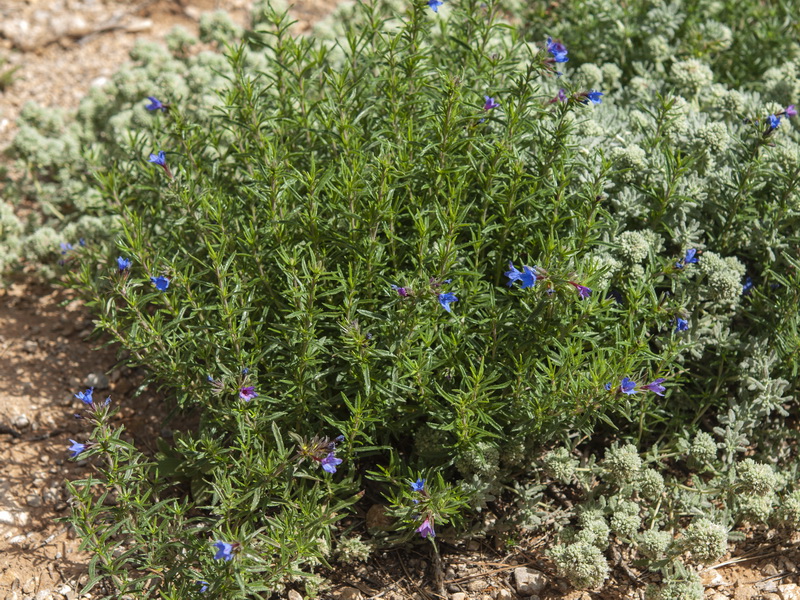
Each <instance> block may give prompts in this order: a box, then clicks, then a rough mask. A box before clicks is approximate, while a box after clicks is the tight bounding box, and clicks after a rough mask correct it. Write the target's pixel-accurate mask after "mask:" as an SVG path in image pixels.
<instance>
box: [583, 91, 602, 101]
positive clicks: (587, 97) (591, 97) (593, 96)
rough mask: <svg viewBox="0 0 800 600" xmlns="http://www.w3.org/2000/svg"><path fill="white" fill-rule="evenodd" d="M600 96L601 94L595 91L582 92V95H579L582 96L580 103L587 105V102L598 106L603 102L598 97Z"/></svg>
mask: <svg viewBox="0 0 800 600" xmlns="http://www.w3.org/2000/svg"><path fill="white" fill-rule="evenodd" d="M602 95H603V92H598V91H597V90H592V91H591V92H583V94H581V96H582V99H581V103H582V104H589V102H591V103H592V104H600V103H601V102H603V100H602V98H600V96H602Z"/></svg>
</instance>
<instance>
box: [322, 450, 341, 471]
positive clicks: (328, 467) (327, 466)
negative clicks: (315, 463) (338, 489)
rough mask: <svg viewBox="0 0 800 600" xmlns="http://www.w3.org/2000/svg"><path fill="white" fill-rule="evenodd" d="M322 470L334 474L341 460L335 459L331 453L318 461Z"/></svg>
mask: <svg viewBox="0 0 800 600" xmlns="http://www.w3.org/2000/svg"><path fill="white" fill-rule="evenodd" d="M320 464H321V465H322V469H323V470H324V471H327V472H328V473H336V467H338V466H339V465H340V464H342V459H341V458H336V456H335V455H334V453H333V452H330V453H328V456H326V457H325V458H323V459H322V460H321V461H320Z"/></svg>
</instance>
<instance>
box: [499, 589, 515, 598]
mask: <svg viewBox="0 0 800 600" xmlns="http://www.w3.org/2000/svg"><path fill="white" fill-rule="evenodd" d="M513 597H514V594H512V593H511V590H507V589H506V588H500V589H499V590H497V594H496V595H495V600H511V599H512V598H513Z"/></svg>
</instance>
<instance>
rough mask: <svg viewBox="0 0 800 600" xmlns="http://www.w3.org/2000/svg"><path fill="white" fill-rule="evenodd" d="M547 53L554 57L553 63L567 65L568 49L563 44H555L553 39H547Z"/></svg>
mask: <svg viewBox="0 0 800 600" xmlns="http://www.w3.org/2000/svg"><path fill="white" fill-rule="evenodd" d="M547 51H548V52H549V53H550V54H552V55H553V59H552V60H553V62H557V63H565V62H567V61H568V60H569V59H568V58H567V48H566V46H564V44H562V43H561V42H554V41H553V38H551V37H548V38H547Z"/></svg>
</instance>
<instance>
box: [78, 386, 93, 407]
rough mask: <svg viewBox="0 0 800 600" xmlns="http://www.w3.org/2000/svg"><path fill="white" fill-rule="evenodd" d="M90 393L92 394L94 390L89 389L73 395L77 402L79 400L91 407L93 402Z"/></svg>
mask: <svg viewBox="0 0 800 600" xmlns="http://www.w3.org/2000/svg"><path fill="white" fill-rule="evenodd" d="M92 392H94V388H93V387H90V388H89V389H88V390H86V391H85V392H78V393H77V394H75V397H76V398H77V399H78V400H80V401H81V402H83V403H84V404H89V405H91V404H92V402H93V400H92Z"/></svg>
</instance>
